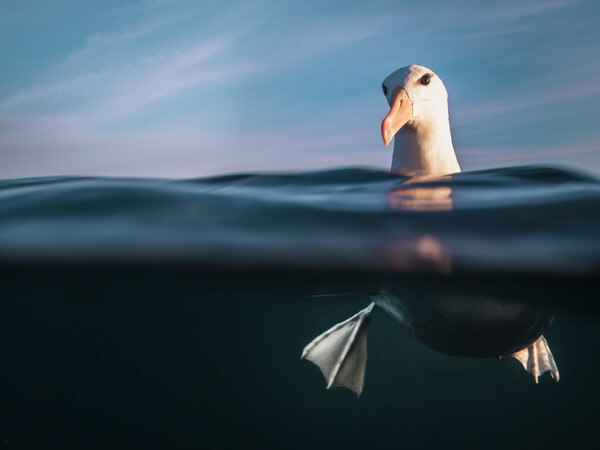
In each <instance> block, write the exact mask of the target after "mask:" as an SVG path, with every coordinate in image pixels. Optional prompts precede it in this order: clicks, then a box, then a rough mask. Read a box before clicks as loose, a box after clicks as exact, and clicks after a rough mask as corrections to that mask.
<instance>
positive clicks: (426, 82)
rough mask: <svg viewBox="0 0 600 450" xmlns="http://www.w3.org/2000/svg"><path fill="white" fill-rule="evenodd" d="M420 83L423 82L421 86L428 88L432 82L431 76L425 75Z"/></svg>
mask: <svg viewBox="0 0 600 450" xmlns="http://www.w3.org/2000/svg"><path fill="white" fill-rule="evenodd" d="M420 81H421V84H422V85H423V86H427V85H428V84H429V83H430V81H431V75H429V74H427V75H423V76H422V77H421V80H420Z"/></svg>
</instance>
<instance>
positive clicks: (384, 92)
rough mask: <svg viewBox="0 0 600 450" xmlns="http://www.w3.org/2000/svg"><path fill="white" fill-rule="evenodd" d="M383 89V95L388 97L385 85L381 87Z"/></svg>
mask: <svg viewBox="0 0 600 450" xmlns="http://www.w3.org/2000/svg"><path fill="white" fill-rule="evenodd" d="M381 89H383V95H387V88H386V87H385V84H382V85H381Z"/></svg>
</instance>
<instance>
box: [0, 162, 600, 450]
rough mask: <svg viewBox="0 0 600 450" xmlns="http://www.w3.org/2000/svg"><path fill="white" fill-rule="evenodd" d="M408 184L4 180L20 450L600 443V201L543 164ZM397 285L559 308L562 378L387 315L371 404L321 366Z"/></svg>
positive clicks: (6, 436)
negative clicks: (317, 348) (459, 349)
mask: <svg viewBox="0 0 600 450" xmlns="http://www.w3.org/2000/svg"><path fill="white" fill-rule="evenodd" d="M406 181H407V180H406V179H404V178H400V177H397V176H394V175H390V174H385V173H382V172H375V171H368V170H353V171H331V172H321V173H309V174H293V175H270V176H266V175H264V176H230V177H220V178H213V179H204V180H188V181H166V180H114V179H82V178H78V179H74V178H64V179H35V180H8V181H4V182H2V183H1V185H0V260H1V263H2V264H1V269H2V270H1V271H0V363H1V370H0V374H1V375H0V445H2V446H3V447H2V448H48V447H52V448H55V447H56V448H226V449H227V448H328V449H331V448H460V449H465V448H467V449H468V448H473V449H475V448H477V449H480V448H491V449H504V448H564V447H569V448H571V447H574V448H577V447H584V448H585V447H587V446H589V444H590V442H592V443H593V442H595V441H596V435H597V432H596V429H595V427H596V424H597V423H598V421H599V419H600V412H598V408H597V406H596V405H597V403H598V400H599V399H600V395H599V394H600V387H599V383H598V382H597V379H596V376H597V374H598V373H599V372H600V371H599V369H600V367H599V366H600V362H599V358H598V348H599V345H600V328H599V327H598V323H597V322H598V318H599V315H598V312H599V308H598V306H597V305H598V292H599V291H598V288H599V287H600V286H599V284H600V283H599V282H598V274H599V272H600V242H599V239H598V238H599V234H598V233H599V231H598V223H599V218H600V185H599V184H598V182H597V181H596V180H593V179H589V178H586V177H583V176H580V175H578V174H573V173H570V172H567V171H561V170H554V169H544V168H514V169H503V170H496V171H486V172H476V173H471V174H468V173H467V174H461V175H458V176H455V177H454V179H452V180H450V179H444V180H426V181H423V180H421V181H418V182H417V183H416V184H415V183H412V184H410V183H409V184H407V183H406ZM413 181H414V180H413ZM440 188H441V189H440ZM423 193H424V194H423ZM380 289H393V290H395V291H396V292H406V293H407V295H408V294H409V293H412V294H414V293H422V292H426V293H428V295H430V296H431V297H433V298H435V297H436V296H440V297H442V296H443V295H444V293H456V292H460V293H468V294H469V295H481V296H482V297H486V298H489V297H494V298H499V299H511V300H512V299H519V300H527V301H531V302H534V303H539V305H540V306H543V307H549V308H553V309H555V311H556V317H555V319H554V323H553V324H552V326H551V327H550V329H549V330H548V331H547V332H546V333H544V335H545V336H546V338H547V339H548V342H549V344H550V346H551V348H552V352H553V354H554V357H555V359H556V362H557V364H558V366H559V369H560V372H561V380H560V382H559V383H555V382H554V381H553V380H551V379H550V377H549V375H548V374H545V375H543V376H542V377H541V378H540V383H539V385H535V383H534V382H533V380H532V378H531V377H530V376H529V375H528V374H526V373H525V371H523V369H522V368H521V366H520V365H519V363H518V362H517V361H514V360H511V361H507V362H504V363H502V364H499V363H498V362H497V361H496V360H495V359H472V358H458V357H452V356H448V355H443V354H440V353H437V352H435V351H433V350H431V349H429V348H428V347H426V346H425V345H423V344H422V343H420V342H418V341H416V340H414V339H411V338H409V337H408V336H407V335H406V334H405V333H404V332H403V330H402V329H401V328H400V327H399V326H398V325H397V324H396V323H395V322H394V321H393V320H392V319H391V318H390V317H388V316H387V315H386V314H385V313H384V312H382V311H380V310H378V311H375V314H374V317H373V320H372V324H371V326H370V330H369V338H368V339H369V342H368V346H369V362H368V366H367V374H366V382H365V388H364V391H363V394H362V396H361V397H360V398H358V399H357V398H356V395H355V394H353V393H352V392H350V391H348V390H345V389H334V390H329V391H328V390H326V389H325V382H324V380H323V378H322V376H321V374H320V372H319V371H318V369H317V368H316V367H315V366H314V365H312V364H310V363H309V362H307V361H303V360H301V359H300V354H301V352H302V349H303V348H304V346H305V345H306V344H307V343H308V342H310V340H312V339H313V338H314V337H315V336H316V335H318V334H319V333H321V332H323V331H324V330H326V329H327V328H329V327H330V326H332V325H333V324H335V323H337V322H340V321H342V320H344V319H346V318H347V317H349V316H351V315H352V314H354V313H355V312H357V311H358V310H359V309H362V308H364V307H365V306H366V305H367V304H368V302H369V300H368V295H367V294H369V293H372V292H374V291H377V290H380ZM323 293H325V294H327V295H326V296H314V294H323ZM336 294H343V295H336Z"/></svg>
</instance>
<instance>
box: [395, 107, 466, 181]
mask: <svg viewBox="0 0 600 450" xmlns="http://www.w3.org/2000/svg"><path fill="white" fill-rule="evenodd" d="M391 171H392V172H395V173H405V174H408V175H446V174H450V173H457V172H460V166H459V164H458V161H457V159H456V153H455V152H454V146H453V145H452V135H451V133H450V122H449V121H448V112H447V109H446V111H445V112H444V111H440V112H439V113H437V114H435V113H434V114H432V115H429V116H426V117H424V118H422V119H421V120H418V121H416V120H415V121H412V122H409V123H407V124H406V125H405V126H404V127H402V129H400V131H399V132H398V133H396V136H395V138H394V156H393V158H392V168H391Z"/></svg>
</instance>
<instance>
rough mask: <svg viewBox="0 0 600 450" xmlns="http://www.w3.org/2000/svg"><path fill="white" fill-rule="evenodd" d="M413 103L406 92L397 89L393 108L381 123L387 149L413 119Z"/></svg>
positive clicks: (393, 93) (382, 135)
mask: <svg viewBox="0 0 600 450" xmlns="http://www.w3.org/2000/svg"><path fill="white" fill-rule="evenodd" d="M412 109H413V108H412V102H411V101H410V99H409V98H408V95H407V94H406V91H405V90H404V89H403V88H401V87H397V88H396V89H394V92H392V107H391V108H390V112H389V114H388V115H387V116H385V119H383V122H381V137H382V138H383V143H384V144H385V146H386V147H387V146H388V145H390V142H391V141H392V139H393V138H394V136H395V135H396V133H397V132H398V131H399V130H400V128H402V127H403V126H404V124H405V123H406V122H408V121H409V120H410V118H411V117H412Z"/></svg>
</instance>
